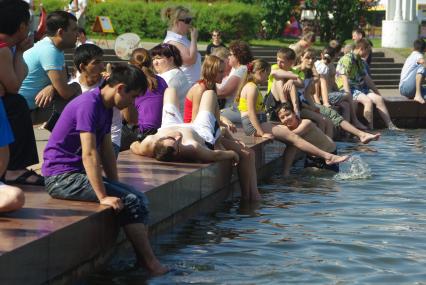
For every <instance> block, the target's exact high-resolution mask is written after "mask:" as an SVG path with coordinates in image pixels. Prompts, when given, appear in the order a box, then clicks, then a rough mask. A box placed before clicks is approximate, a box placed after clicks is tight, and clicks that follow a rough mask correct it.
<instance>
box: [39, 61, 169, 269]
mask: <svg viewBox="0 0 426 285" xmlns="http://www.w3.org/2000/svg"><path fill="white" fill-rule="evenodd" d="M146 88H147V81H146V78H145V76H144V75H143V73H142V71H140V70H139V69H138V68H136V67H134V66H130V65H120V66H116V67H115V68H114V69H113V70H112V72H111V74H110V77H109V78H108V79H107V80H106V84H105V86H103V87H102V88H99V87H97V88H94V89H92V90H89V91H87V92H85V93H83V94H82V95H80V96H78V97H77V98H75V99H74V100H72V101H71V102H70V103H68V104H67V106H66V107H65V109H64V111H63V112H62V114H61V116H60V117H59V120H58V122H57V123H56V125H55V127H54V128H53V130H52V134H51V136H50V138H49V141H48V143H47V145H46V148H45V150H44V155H43V158H44V163H43V166H42V173H43V175H44V176H45V184H46V190H47V192H48V193H49V195H50V196H52V197H53V198H57V199H66V200H79V201H89V202H98V203H100V204H102V205H105V206H110V207H112V208H113V209H114V210H115V211H116V212H117V218H118V222H119V224H120V225H121V226H123V228H124V232H125V233H126V235H127V237H128V239H129V240H130V242H131V243H132V245H133V247H134V249H135V252H136V255H137V258H138V263H139V264H140V265H141V266H144V267H145V268H146V269H147V270H148V271H149V272H150V273H151V274H153V275H159V274H163V273H165V272H167V271H168V270H167V268H165V267H164V266H162V265H161V264H160V262H159V261H158V259H157V258H156V256H155V255H154V252H153V251H152V249H151V246H150V243H149V239H148V227H147V219H148V209H147V207H146V198H145V195H144V194H143V193H142V192H140V191H138V190H136V189H134V188H133V187H132V186H130V185H126V184H123V183H120V182H119V181H118V173H117V164H116V160H115V155H114V150H113V146H112V142H111V123H112V116H113V108H114V107H116V108H118V109H120V110H122V109H124V108H126V107H128V106H129V105H130V104H132V102H133V101H134V99H135V97H137V96H138V95H139V94H141V92H145V90H146ZM102 171H103V172H104V173H105V176H106V177H102Z"/></svg>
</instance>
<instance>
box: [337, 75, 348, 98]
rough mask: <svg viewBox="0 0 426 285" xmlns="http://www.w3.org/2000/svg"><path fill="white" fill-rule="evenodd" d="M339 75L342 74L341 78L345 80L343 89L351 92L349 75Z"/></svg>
mask: <svg viewBox="0 0 426 285" xmlns="http://www.w3.org/2000/svg"><path fill="white" fill-rule="evenodd" d="M339 76H340V78H341V79H342V82H343V90H344V91H345V92H346V93H349V94H351V87H350V85H349V79H348V77H347V76H346V75H345V74H342V75H339Z"/></svg>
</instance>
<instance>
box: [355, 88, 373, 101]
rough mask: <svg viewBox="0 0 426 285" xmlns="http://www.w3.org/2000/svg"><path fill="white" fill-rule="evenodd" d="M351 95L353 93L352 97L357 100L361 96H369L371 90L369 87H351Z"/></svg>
mask: <svg viewBox="0 0 426 285" xmlns="http://www.w3.org/2000/svg"><path fill="white" fill-rule="evenodd" d="M351 93H352V97H353V98H354V100H356V98H357V97H358V96H359V95H362V94H364V95H367V94H368V93H370V89H369V88H368V87H367V86H363V87H357V88H355V87H351Z"/></svg>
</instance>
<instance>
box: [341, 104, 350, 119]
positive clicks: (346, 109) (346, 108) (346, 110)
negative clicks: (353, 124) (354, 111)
mask: <svg viewBox="0 0 426 285" xmlns="http://www.w3.org/2000/svg"><path fill="white" fill-rule="evenodd" d="M349 104H350V103H348V102H347V101H342V102H340V103H339V106H340V107H341V108H342V117H343V118H344V119H345V120H346V121H348V122H349V121H350V120H351V109H350V108H351V107H350V105H349Z"/></svg>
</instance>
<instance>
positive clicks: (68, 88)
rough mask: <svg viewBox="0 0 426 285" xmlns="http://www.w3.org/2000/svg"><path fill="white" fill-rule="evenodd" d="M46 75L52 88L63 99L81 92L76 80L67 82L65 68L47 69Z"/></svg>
mask: <svg viewBox="0 0 426 285" xmlns="http://www.w3.org/2000/svg"><path fill="white" fill-rule="evenodd" d="M47 76H48V77H49V79H50V82H51V83H52V86H53V88H55V90H56V92H57V93H58V95H59V96H61V97H62V98H64V99H66V100H67V99H71V98H72V97H73V96H75V95H77V94H79V93H81V88H80V85H79V84H78V83H77V82H74V83H71V84H68V82H67V75H66V72H65V69H63V70H49V71H47Z"/></svg>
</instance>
